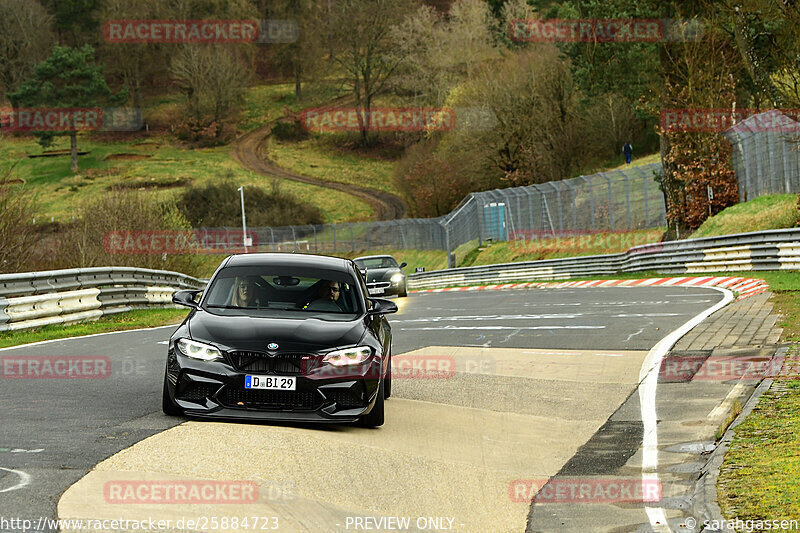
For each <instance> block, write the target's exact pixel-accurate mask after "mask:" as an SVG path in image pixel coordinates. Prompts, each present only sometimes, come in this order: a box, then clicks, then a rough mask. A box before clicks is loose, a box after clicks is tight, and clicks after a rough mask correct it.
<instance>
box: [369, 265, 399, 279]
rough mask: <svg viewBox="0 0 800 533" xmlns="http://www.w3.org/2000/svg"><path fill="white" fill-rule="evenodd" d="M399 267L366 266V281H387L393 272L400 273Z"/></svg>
mask: <svg viewBox="0 0 800 533" xmlns="http://www.w3.org/2000/svg"><path fill="white" fill-rule="evenodd" d="M402 273H403V271H402V270H400V269H399V268H394V267H392V268H368V269H367V281H368V282H370V281H384V280H386V281H388V280H389V279H390V278H391V277H392V276H393V275H394V274H402Z"/></svg>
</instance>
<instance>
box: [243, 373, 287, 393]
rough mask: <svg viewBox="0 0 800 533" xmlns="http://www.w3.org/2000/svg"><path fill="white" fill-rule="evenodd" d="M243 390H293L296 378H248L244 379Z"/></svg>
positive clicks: (248, 376)
mask: <svg viewBox="0 0 800 533" xmlns="http://www.w3.org/2000/svg"><path fill="white" fill-rule="evenodd" d="M244 388H245V389H266V390H295V389H296V388H297V378H296V377H291V376H250V375H247V376H245V377H244Z"/></svg>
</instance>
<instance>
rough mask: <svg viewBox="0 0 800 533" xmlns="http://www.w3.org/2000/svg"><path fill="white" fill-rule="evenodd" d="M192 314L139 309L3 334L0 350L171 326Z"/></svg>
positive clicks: (175, 310)
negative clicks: (113, 332) (78, 322)
mask: <svg viewBox="0 0 800 533" xmlns="http://www.w3.org/2000/svg"><path fill="white" fill-rule="evenodd" d="M187 313H188V310H186V309H137V310H134V311H128V312H127V313H120V314H118V315H111V316H106V317H102V318H100V319H99V320H96V321H94V322H83V323H80V324H72V325H68V326H64V325H54V326H45V327H43V328H37V329H31V330H25V331H13V332H3V333H0V348H8V347H10V346H19V345H20V344H29V343H31V342H39V341H47V340H54V339H66V338H69V337H80V336H83V335H92V334H95V333H107V332H109V331H124V330H127V329H139V328H154V327H158V326H169V325H171V324H177V323H179V322H180V321H181V320H183V319H184V318H185V317H186V315H187Z"/></svg>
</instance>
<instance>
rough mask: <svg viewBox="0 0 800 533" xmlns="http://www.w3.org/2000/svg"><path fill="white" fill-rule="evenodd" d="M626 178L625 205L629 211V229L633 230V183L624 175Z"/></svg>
mask: <svg viewBox="0 0 800 533" xmlns="http://www.w3.org/2000/svg"><path fill="white" fill-rule="evenodd" d="M622 175H623V176H624V177H625V205H626V207H627V210H628V229H629V230H630V229H631V181H630V178H629V177H628V175H627V174H626V173H624V172H623V173H622Z"/></svg>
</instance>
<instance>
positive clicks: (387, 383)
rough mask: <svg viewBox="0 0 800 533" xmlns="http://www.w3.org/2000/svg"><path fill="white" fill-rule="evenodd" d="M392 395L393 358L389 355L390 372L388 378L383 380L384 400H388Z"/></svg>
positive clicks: (387, 373)
mask: <svg viewBox="0 0 800 533" xmlns="http://www.w3.org/2000/svg"><path fill="white" fill-rule="evenodd" d="M391 395H392V356H391V354H390V355H389V370H387V371H386V377H385V378H383V398H384V399H385V400H388V399H389V397H390V396H391Z"/></svg>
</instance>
